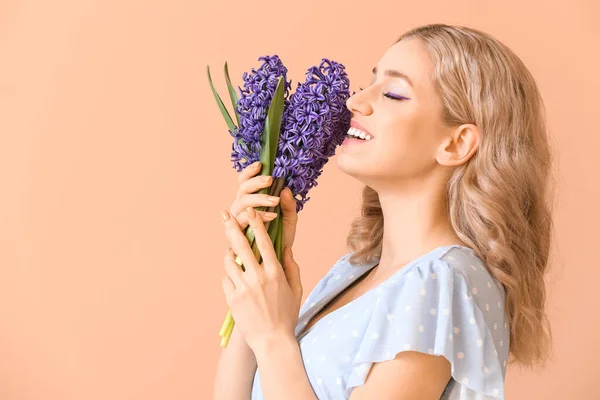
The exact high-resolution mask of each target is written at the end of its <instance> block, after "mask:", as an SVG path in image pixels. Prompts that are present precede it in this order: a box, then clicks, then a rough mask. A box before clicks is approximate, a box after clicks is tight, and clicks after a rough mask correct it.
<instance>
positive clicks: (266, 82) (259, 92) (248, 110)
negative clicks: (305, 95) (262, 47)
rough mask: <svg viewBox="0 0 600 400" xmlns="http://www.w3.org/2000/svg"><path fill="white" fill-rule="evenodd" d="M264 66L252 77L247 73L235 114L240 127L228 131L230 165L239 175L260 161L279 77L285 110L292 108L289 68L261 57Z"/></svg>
mask: <svg viewBox="0 0 600 400" xmlns="http://www.w3.org/2000/svg"><path fill="white" fill-rule="evenodd" d="M258 60H259V61H263V64H262V65H261V66H260V67H259V68H258V70H255V69H254V68H252V70H251V72H250V74H248V73H247V72H244V74H243V77H242V79H243V80H244V89H241V88H239V87H238V89H239V90H240V96H239V100H238V102H237V104H236V111H237V113H238V115H239V117H240V126H239V127H238V129H237V130H235V131H233V132H232V131H229V134H230V135H231V136H233V138H234V141H233V144H232V146H231V161H233V164H234V168H235V169H236V170H237V171H238V172H239V171H241V170H242V169H244V168H246V167H247V166H248V165H250V164H252V163H253V162H255V161H258V160H259V155H260V148H261V140H262V139H261V136H262V132H263V130H264V127H265V120H266V118H267V112H268V111H269V105H270V104H271V100H272V99H273V96H274V94H275V89H276V88H277V82H278V79H279V77H281V76H283V80H284V89H285V90H284V93H285V95H284V96H285V99H284V107H287V105H288V104H289V100H288V95H289V90H290V89H291V86H292V81H291V80H290V81H287V80H286V78H287V68H286V67H285V66H284V65H283V63H282V62H281V60H280V59H279V57H278V56H277V55H273V56H263V57H259V59H258Z"/></svg>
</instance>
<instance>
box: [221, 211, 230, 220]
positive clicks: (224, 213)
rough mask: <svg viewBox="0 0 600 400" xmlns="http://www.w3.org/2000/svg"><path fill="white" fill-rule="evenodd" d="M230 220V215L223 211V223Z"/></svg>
mask: <svg viewBox="0 0 600 400" xmlns="http://www.w3.org/2000/svg"><path fill="white" fill-rule="evenodd" d="M228 219H229V213H228V212H227V211H225V210H223V211H221V221H223V222H225V221H227V220H228Z"/></svg>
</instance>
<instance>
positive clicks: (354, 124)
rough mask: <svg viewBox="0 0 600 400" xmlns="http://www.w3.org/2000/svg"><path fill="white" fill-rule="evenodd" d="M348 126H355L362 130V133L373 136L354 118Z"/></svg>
mask: <svg viewBox="0 0 600 400" xmlns="http://www.w3.org/2000/svg"><path fill="white" fill-rule="evenodd" d="M350 126H352V127H354V128H356V129H360V130H361V131H363V132H364V133H366V134H368V135H371V137H375V136H374V135H373V134H372V133H371V132H369V131H368V130H367V129H366V128H365V127H364V126H362V125H361V124H359V123H358V122H357V121H356V120H354V119H353V120H351V121H350Z"/></svg>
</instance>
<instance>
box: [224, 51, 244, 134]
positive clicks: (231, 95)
mask: <svg viewBox="0 0 600 400" xmlns="http://www.w3.org/2000/svg"><path fill="white" fill-rule="evenodd" d="M225 81H226V82H227V90H229V98H230V99H231V104H233V112H234V114H235V119H236V121H237V124H238V126H240V116H239V114H238V112H237V108H236V105H237V102H238V96H237V93H236V92H235V89H234V87H233V85H232V84H231V78H229V69H228V68H227V62H225Z"/></svg>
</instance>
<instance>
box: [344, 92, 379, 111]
mask: <svg viewBox="0 0 600 400" xmlns="http://www.w3.org/2000/svg"><path fill="white" fill-rule="evenodd" d="M346 108H348V110H350V112H351V113H352V115H355V114H356V113H360V114H362V115H369V114H371V113H372V112H373V107H372V106H371V102H370V100H369V93H368V89H367V90H362V89H361V90H360V91H359V92H358V93H355V94H354V95H352V96H350V97H349V98H348V100H346Z"/></svg>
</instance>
